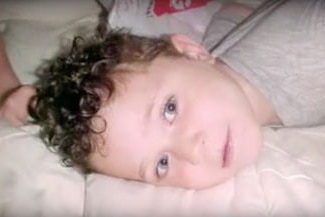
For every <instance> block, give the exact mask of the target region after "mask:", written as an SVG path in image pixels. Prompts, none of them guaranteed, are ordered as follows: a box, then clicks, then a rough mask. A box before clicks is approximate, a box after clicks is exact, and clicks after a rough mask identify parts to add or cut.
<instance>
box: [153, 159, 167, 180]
mask: <svg viewBox="0 0 325 217" xmlns="http://www.w3.org/2000/svg"><path fill="white" fill-rule="evenodd" d="M168 167H169V165H168V155H166V154H164V155H162V156H161V158H160V159H159V161H158V163H157V166H156V175H157V177H158V178H163V177H164V176H166V175H167V172H168Z"/></svg>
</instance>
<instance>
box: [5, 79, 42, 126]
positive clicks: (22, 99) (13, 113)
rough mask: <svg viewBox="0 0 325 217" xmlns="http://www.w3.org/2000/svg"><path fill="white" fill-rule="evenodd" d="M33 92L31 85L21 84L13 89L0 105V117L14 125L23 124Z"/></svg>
mask: <svg viewBox="0 0 325 217" xmlns="http://www.w3.org/2000/svg"><path fill="white" fill-rule="evenodd" d="M35 92H36V91H35V88H34V87H33V86H31V85H22V86H20V87H18V88H17V89H15V90H14V91H13V92H12V93H10V94H9V95H8V96H7V97H6V98H5V99H4V100H3V103H2V104H1V105H0V119H4V120H6V121H8V122H10V123H11V124H13V125H14V126H21V125H23V124H25V123H26V121H27V116H28V103H29V100H30V99H31V97H32V96H34V95H35Z"/></svg>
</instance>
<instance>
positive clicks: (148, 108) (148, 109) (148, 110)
mask: <svg viewBox="0 0 325 217" xmlns="http://www.w3.org/2000/svg"><path fill="white" fill-rule="evenodd" d="M156 101H157V94H155V95H154V96H153V97H150V98H149V99H148V103H146V105H145V111H144V115H143V124H146V123H147V122H148V121H149V119H150V117H152V115H153V111H154V107H155V104H156Z"/></svg>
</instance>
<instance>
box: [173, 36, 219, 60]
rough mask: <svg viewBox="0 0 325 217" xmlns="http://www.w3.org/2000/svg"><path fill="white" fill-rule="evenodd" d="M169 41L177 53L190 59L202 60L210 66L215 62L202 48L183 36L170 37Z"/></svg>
mask: <svg viewBox="0 0 325 217" xmlns="http://www.w3.org/2000/svg"><path fill="white" fill-rule="evenodd" d="M170 41H171V42H172V44H173V45H174V47H175V48H176V50H177V51H178V52H180V53H182V54H184V55H185V56H187V57H188V58H190V59H194V60H202V61H206V62H208V63H211V64H213V63H214V62H215V59H214V57H213V56H212V55H211V54H210V53H209V52H208V51H207V50H206V49H205V48H204V47H203V46H201V45H200V44H198V43H196V42H195V41H193V40H191V39H190V38H188V37H187V36H185V35H181V34H173V35H170Z"/></svg>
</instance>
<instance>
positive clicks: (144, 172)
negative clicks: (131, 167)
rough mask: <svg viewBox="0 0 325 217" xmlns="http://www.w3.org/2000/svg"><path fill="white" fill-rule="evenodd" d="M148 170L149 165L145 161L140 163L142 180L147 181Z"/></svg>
mask: <svg viewBox="0 0 325 217" xmlns="http://www.w3.org/2000/svg"><path fill="white" fill-rule="evenodd" d="M146 171H147V166H146V164H145V161H142V162H141V163H140V167H139V177H140V181H146V180H147V176H146Z"/></svg>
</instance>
